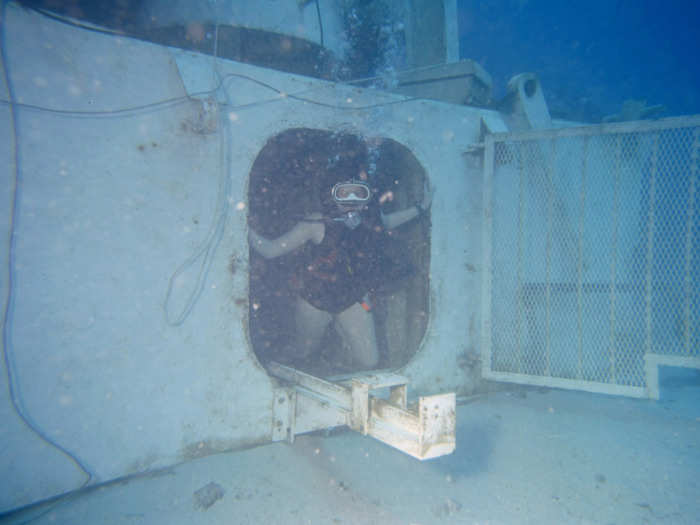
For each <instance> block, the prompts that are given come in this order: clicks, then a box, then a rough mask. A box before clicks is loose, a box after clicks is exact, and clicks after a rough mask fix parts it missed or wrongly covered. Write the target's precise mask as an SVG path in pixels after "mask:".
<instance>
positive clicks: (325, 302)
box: [294, 220, 384, 314]
mask: <svg viewBox="0 0 700 525" xmlns="http://www.w3.org/2000/svg"><path fill="white" fill-rule="evenodd" d="M324 222H325V234H324V236H323V241H321V243H320V244H313V243H308V244H307V245H306V246H305V247H304V249H303V251H302V253H301V254H300V259H299V265H298V267H297V271H296V272H295V276H294V282H295V283H296V286H295V287H296V288H297V290H298V292H299V295H300V296H301V297H302V298H303V299H305V300H306V301H308V302H309V303H310V304H312V305H313V306H315V307H316V308H318V309H320V310H324V311H326V312H330V313H332V314H337V313H340V312H342V311H344V310H346V309H347V308H349V307H350V306H352V305H353V304H354V303H359V302H362V299H363V297H364V296H365V294H367V292H370V291H372V290H374V289H375V288H376V287H377V285H378V284H379V282H380V280H381V278H382V275H383V273H384V272H383V271H382V265H383V261H382V259H383V254H382V251H383V244H384V243H383V234H382V230H381V227H379V226H378V225H377V224H378V223H377V222H374V221H372V222H374V224H372V223H366V222H363V223H362V224H361V225H360V226H358V227H357V228H355V229H350V228H348V227H347V226H346V225H345V224H343V223H342V222H340V221H334V220H327V221H324Z"/></svg>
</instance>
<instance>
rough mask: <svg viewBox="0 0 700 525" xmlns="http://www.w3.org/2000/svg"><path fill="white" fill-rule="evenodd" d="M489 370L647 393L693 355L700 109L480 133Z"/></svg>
mask: <svg viewBox="0 0 700 525" xmlns="http://www.w3.org/2000/svg"><path fill="white" fill-rule="evenodd" d="M484 168H485V179H484V199H485V202H484V206H485V211H486V213H485V222H484V228H485V230H484V240H485V241H484V242H485V246H484V247H485V250H484V254H485V255H484V257H485V259H484V268H485V272H484V286H483V291H484V294H483V313H482V317H483V326H482V328H483V330H482V335H483V337H482V348H483V355H484V360H483V363H484V370H483V372H484V376H485V377H489V378H493V379H499V380H505V381H516V382H522V383H530V384H541V385H550V386H559V387H567V388H578V389H584V390H591V391H600V392H607V393H618V394H626V395H633V396H643V395H645V392H646V390H645V388H646V384H645V370H644V356H645V355H650V354H662V355H674V356H684V357H693V358H700V187H698V186H699V184H700V180H699V179H700V173H699V172H700V116H696V117H683V118H673V119H664V120H660V121H654V122H651V121H644V122H629V123H622V124H614V125H602V126H587V127H580V128H564V129H557V130H547V131H536V132H526V133H519V134H497V135H491V136H489V137H487V139H486V150H485V162H484Z"/></svg>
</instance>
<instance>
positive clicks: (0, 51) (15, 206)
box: [0, 0, 93, 488]
mask: <svg viewBox="0 0 700 525" xmlns="http://www.w3.org/2000/svg"><path fill="white" fill-rule="evenodd" d="M8 3H9V0H3V2H2V9H1V10H0V55H1V57H2V75H3V80H4V82H5V85H6V86H7V94H8V97H9V101H8V105H9V113H10V127H11V129H12V131H11V134H12V143H13V147H12V155H13V160H14V172H13V181H12V197H11V202H10V217H9V225H8V231H9V236H8V237H9V238H8V251H7V253H8V255H7V258H8V264H7V281H6V282H7V292H6V294H5V301H4V304H3V315H2V355H3V362H4V364H5V373H6V375H7V389H8V393H9V396H10V401H11V402H12V406H13V408H14V410H15V412H16V413H17V415H18V416H19V418H20V419H21V420H22V421H23V422H24V424H25V425H26V426H27V427H28V428H29V429H31V430H32V431H33V432H34V433H35V434H36V435H37V436H39V437H40V438H41V439H42V440H43V441H45V442H46V443H48V444H49V445H51V446H52V447H54V448H55V449H57V450H58V451H60V452H61V453H62V454H63V455H64V456H66V457H67V458H68V459H70V460H71V462H73V463H74V464H75V465H76V466H77V467H78V468H79V469H80V470H81V471H82V472H83V473H84V474H85V476H86V479H85V482H84V483H83V484H82V486H81V488H84V487H86V486H87V485H88V484H89V483H90V482H91V481H92V479H93V474H92V472H91V471H90V470H89V469H88V467H87V466H86V464H85V463H84V462H83V461H82V460H80V459H79V458H78V456H77V455H76V454H75V453H72V452H70V451H69V450H68V449H67V448H65V447H64V446H62V445H60V444H58V443H57V442H56V441H54V440H53V439H52V438H51V437H50V436H49V435H48V434H47V433H46V432H44V431H43V430H42V429H41V428H39V426H38V425H37V424H36V423H34V422H33V421H32V420H31V418H30V417H29V415H28V414H27V413H26V411H25V410H24V407H23V404H22V400H21V394H20V391H19V388H18V385H17V374H16V373H14V372H13V367H12V321H13V314H14V302H15V253H16V241H17V218H18V216H19V203H20V202H21V194H22V168H21V162H22V158H21V155H20V148H19V133H18V131H17V115H16V113H15V109H16V104H15V102H14V101H15V94H14V86H13V84H12V79H11V76H10V72H9V62H8V58H7V43H6V36H7V35H6V20H7V13H6V10H7V4H8Z"/></svg>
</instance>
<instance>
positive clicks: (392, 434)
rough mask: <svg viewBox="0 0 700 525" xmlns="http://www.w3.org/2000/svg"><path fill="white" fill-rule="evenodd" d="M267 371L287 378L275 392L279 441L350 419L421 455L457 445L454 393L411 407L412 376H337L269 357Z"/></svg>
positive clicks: (355, 427)
mask: <svg viewBox="0 0 700 525" xmlns="http://www.w3.org/2000/svg"><path fill="white" fill-rule="evenodd" d="M268 371H269V372H270V373H271V374H272V375H273V376H275V377H277V378H278V379H281V380H282V381H283V382H284V383H285V386H284V387H282V388H280V389H279V390H278V392H277V394H276V396H275V398H276V399H275V407H274V410H273V417H274V424H273V440H275V441H281V440H283V439H286V440H288V441H290V442H292V441H293V440H294V436H295V435H298V434H303V433H306V432H312V431H314V430H322V429H325V428H331V427H336V426H341V425H347V426H348V427H350V428H351V429H352V430H355V431H357V432H360V433H362V434H363V435H365V436H371V437H373V438H375V439H378V440H380V441H382V442H384V443H386V444H387V445H390V446H392V447H394V448H397V449H399V450H401V451H402V452H405V453H406V454H409V455H411V456H413V457H415V458H417V459H421V460H423V459H430V458H435V457H439V456H444V455H446V454H450V453H452V452H453V451H454V449H455V446H456V440H455V429H456V412H455V407H456V396H455V394H454V393H449V394H439V395H434V396H424V397H420V398H419V399H418V403H417V406H414V407H409V406H408V404H407V398H408V389H407V384H408V380H407V379H406V378H405V377H403V376H400V375H397V374H393V373H373V374H359V375H355V376H351V377H349V378H347V379H343V380H340V381H337V382H333V381H328V380H325V379H321V378H319V377H316V376H312V375H311V374H307V373H305V372H301V371H299V370H296V369H294V368H290V367H288V366H284V365H280V364H278V363H270V364H269V365H268ZM380 392H381V393H383V394H384V395H383V396H381V397H380V396H379V395H377V394H378V393H380ZM387 392H388V393H387ZM280 400H282V401H280ZM278 401H280V402H279V403H278Z"/></svg>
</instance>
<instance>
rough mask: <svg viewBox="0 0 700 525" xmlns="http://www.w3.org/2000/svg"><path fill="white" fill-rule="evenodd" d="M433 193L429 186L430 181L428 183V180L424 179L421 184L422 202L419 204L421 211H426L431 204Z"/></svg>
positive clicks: (433, 189)
mask: <svg viewBox="0 0 700 525" xmlns="http://www.w3.org/2000/svg"><path fill="white" fill-rule="evenodd" d="M434 191H435V188H433V186H431V185H430V181H428V178H427V177H426V179H425V182H424V183H423V200H422V201H421V203H420V207H421V208H422V209H423V211H428V210H429V209H430V206H431V205H432V204H433V192H434Z"/></svg>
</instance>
